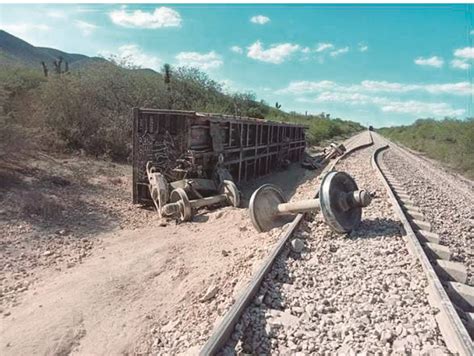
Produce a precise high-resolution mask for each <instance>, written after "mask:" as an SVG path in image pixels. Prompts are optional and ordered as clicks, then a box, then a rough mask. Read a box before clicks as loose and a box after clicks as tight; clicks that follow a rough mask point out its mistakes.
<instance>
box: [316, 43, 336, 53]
mask: <svg viewBox="0 0 474 356" xmlns="http://www.w3.org/2000/svg"><path fill="white" fill-rule="evenodd" d="M333 48H334V45H333V44H332V43H318V46H317V47H316V52H324V51H325V50H328V49H333Z"/></svg>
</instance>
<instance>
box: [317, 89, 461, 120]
mask: <svg viewBox="0 0 474 356" xmlns="http://www.w3.org/2000/svg"><path fill="white" fill-rule="evenodd" d="M315 101H316V102H332V103H344V104H348V105H375V106H377V107H378V108H379V109H380V110H381V111H383V112H392V113H401V114H411V115H414V116H437V117H444V116H461V115H464V113H465V112H466V110H464V109H455V108H453V107H452V106H451V105H449V104H447V103H443V102H438V103H431V102H424V101H417V100H407V101H401V100H393V99H390V98H386V97H379V96H371V95H365V94H360V93H337V92H336V93H334V92H323V93H321V94H319V95H318V96H317V97H316V99H315Z"/></svg>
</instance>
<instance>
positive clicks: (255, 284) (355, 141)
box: [200, 133, 373, 355]
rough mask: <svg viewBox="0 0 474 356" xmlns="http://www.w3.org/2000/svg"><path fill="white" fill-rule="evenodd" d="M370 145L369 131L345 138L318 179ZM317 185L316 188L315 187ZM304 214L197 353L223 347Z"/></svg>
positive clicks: (281, 238) (268, 257)
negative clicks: (339, 153) (341, 150)
mask: <svg viewBox="0 0 474 356" xmlns="http://www.w3.org/2000/svg"><path fill="white" fill-rule="evenodd" d="M372 144H373V140H372V136H371V135H370V133H367V134H360V135H358V136H356V137H353V138H351V139H349V140H348V141H347V142H346V145H347V147H348V149H347V151H346V152H345V153H344V155H342V156H339V157H338V158H336V159H335V160H333V161H332V162H331V163H329V164H328V165H327V166H326V167H325V168H324V169H323V171H322V173H321V175H320V177H319V178H320V179H321V178H322V177H323V176H324V175H325V174H326V173H328V172H330V171H332V170H334V167H335V166H336V165H337V163H338V162H339V161H340V160H342V159H344V158H345V157H347V156H348V155H350V154H351V153H353V152H354V151H357V150H359V149H362V148H364V147H368V146H370V145H372ZM317 188H319V187H317ZM318 192H319V189H316V194H315V197H317V196H318ZM303 216H304V214H298V215H296V217H295V218H294V220H293V221H292V222H291V223H290V224H289V225H288V227H287V228H286V229H285V230H284V231H283V232H282V235H281V237H280V238H279V240H278V242H277V243H276V244H275V246H274V248H273V249H272V250H271V252H270V254H269V255H268V256H267V258H266V259H265V261H264V262H263V263H262V265H261V267H260V268H259V270H258V271H257V273H256V274H255V275H254V276H253V278H252V280H251V281H250V282H249V284H248V286H247V288H245V289H244V290H243V291H242V293H241V294H240V295H239V296H238V297H237V299H236V301H235V303H234V304H233V305H232V307H231V308H230V310H229V311H228V312H227V313H226V315H224V317H223V318H222V320H221V321H220V323H219V324H218V326H217V327H216V328H215V329H214V331H213V333H212V334H211V336H210V338H209V339H208V341H207V342H206V344H205V345H204V347H203V348H202V350H201V352H200V355H214V354H217V353H218V352H220V350H221V349H222V348H223V347H224V346H225V344H226V342H227V341H228V339H229V338H230V336H231V334H232V332H233V331H234V327H235V325H236V324H237V322H238V320H239V318H240V317H241V316H242V314H243V312H244V310H245V308H246V307H247V306H248V305H249V304H250V303H251V301H252V298H253V297H254V296H255V294H256V293H257V291H258V289H259V288H260V285H261V283H262V281H263V279H264V277H265V276H266V275H267V274H268V273H269V271H270V270H271V268H272V266H273V264H274V262H275V259H276V258H277V257H278V256H279V255H280V253H281V252H282V251H283V249H284V247H285V245H286V243H287V242H288V240H289V239H290V237H291V236H293V234H294V233H295V231H296V230H297V229H298V226H299V225H300V223H301V221H302V220H303Z"/></svg>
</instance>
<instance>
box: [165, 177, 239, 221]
mask: <svg viewBox="0 0 474 356" xmlns="http://www.w3.org/2000/svg"><path fill="white" fill-rule="evenodd" d="M217 204H221V205H231V206H234V207H239V206H240V192H239V190H238V189H237V186H236V185H235V184H234V182H232V181H230V180H224V181H223V182H222V183H221V185H220V187H219V194H218V195H213V196H209V197H204V198H200V199H195V200H190V199H189V198H188V195H187V193H186V191H185V190H184V189H183V188H176V189H174V190H173V191H172V192H171V194H170V203H168V204H165V205H163V206H162V208H161V213H162V214H163V215H164V216H176V217H178V219H179V220H181V221H190V220H191V219H192V217H193V214H194V211H196V210H197V209H199V208H202V207H208V206H212V205H217Z"/></svg>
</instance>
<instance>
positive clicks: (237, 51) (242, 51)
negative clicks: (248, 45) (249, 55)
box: [230, 46, 244, 54]
mask: <svg viewBox="0 0 474 356" xmlns="http://www.w3.org/2000/svg"><path fill="white" fill-rule="evenodd" d="M230 50H231V51H232V52H235V53H238V54H242V53H244V50H243V49H242V48H241V47H239V46H232V47H230Z"/></svg>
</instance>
